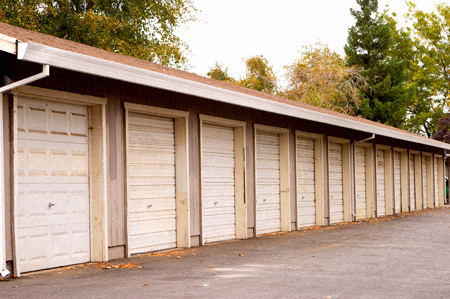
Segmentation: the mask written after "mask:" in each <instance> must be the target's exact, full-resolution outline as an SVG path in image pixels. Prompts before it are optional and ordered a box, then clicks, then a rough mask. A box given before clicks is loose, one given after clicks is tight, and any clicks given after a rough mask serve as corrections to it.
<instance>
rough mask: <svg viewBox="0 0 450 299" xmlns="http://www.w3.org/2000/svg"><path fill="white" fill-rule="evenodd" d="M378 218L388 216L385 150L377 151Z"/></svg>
mask: <svg viewBox="0 0 450 299" xmlns="http://www.w3.org/2000/svg"><path fill="white" fill-rule="evenodd" d="M376 174H377V177H376V180H377V216H385V215H386V191H385V156H384V150H377V170H376Z"/></svg>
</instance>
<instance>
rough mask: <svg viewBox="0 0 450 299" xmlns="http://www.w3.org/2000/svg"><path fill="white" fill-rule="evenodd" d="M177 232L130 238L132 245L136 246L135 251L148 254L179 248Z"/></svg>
mask: <svg viewBox="0 0 450 299" xmlns="http://www.w3.org/2000/svg"><path fill="white" fill-rule="evenodd" d="M172 240H176V232H175V231H165V232H155V233H152V234H145V235H134V236H130V243H132V244H134V247H135V249H134V251H136V252H148V251H155V250H162V249H167V248H174V247H177V244H176V242H173V241H172Z"/></svg>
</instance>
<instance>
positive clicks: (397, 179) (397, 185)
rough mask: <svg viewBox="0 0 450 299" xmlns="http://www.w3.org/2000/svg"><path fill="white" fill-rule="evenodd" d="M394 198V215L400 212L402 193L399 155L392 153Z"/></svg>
mask: <svg viewBox="0 0 450 299" xmlns="http://www.w3.org/2000/svg"><path fill="white" fill-rule="evenodd" d="M394 196H395V207H394V210H395V213H400V212H401V202H402V192H401V155H400V153H399V152H394Z"/></svg>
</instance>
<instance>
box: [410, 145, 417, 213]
mask: <svg viewBox="0 0 450 299" xmlns="http://www.w3.org/2000/svg"><path fill="white" fill-rule="evenodd" d="M415 172H416V168H415V165H414V155H411V154H410V155H409V204H410V210H411V211H414V210H415V209H416V180H415V177H416V175H415Z"/></svg>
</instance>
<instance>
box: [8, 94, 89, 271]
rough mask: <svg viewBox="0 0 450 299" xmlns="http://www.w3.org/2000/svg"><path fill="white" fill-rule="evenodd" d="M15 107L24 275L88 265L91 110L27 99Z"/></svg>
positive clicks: (19, 238) (20, 257) (19, 230)
mask: <svg viewBox="0 0 450 299" xmlns="http://www.w3.org/2000/svg"><path fill="white" fill-rule="evenodd" d="M17 106H18V107H17V108H18V109H17V119H18V132H17V138H18V156H17V157H18V161H17V162H18V165H17V166H16V167H17V172H18V198H17V201H16V204H17V206H16V211H17V214H16V215H17V219H16V223H17V227H16V233H17V235H16V238H17V250H18V262H19V264H20V271H21V272H27V271H33V270H40V269H45V268H52V267H58V266H63V265H69V264H76V263H83V262H88V261H89V260H90V237H89V236H90V230H89V219H90V218H89V176H88V175H89V170H88V168H89V166H88V165H89V159H88V152H89V146H88V144H89V143H88V111H87V107H85V106H78V105H70V104H62V103H54V102H47V101H40V100H33V99H26V98H19V99H18V105H17Z"/></svg>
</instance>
